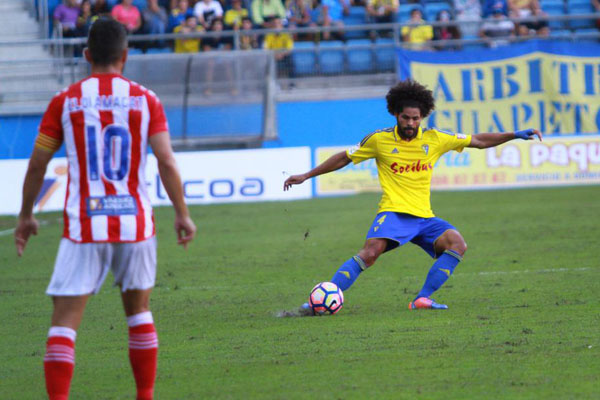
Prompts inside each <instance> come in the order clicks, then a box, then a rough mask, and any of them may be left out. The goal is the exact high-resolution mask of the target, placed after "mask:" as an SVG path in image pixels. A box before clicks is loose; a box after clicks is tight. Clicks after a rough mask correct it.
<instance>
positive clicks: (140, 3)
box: [133, 0, 148, 11]
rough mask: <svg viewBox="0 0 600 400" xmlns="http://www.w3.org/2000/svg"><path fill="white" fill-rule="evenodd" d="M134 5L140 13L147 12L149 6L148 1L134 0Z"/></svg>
mask: <svg viewBox="0 0 600 400" xmlns="http://www.w3.org/2000/svg"><path fill="white" fill-rule="evenodd" d="M133 5H134V6H136V7H137V8H139V10H140V11H142V10H145V9H146V7H147V6H148V2H147V0H133Z"/></svg>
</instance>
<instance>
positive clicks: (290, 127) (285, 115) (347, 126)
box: [0, 99, 394, 159]
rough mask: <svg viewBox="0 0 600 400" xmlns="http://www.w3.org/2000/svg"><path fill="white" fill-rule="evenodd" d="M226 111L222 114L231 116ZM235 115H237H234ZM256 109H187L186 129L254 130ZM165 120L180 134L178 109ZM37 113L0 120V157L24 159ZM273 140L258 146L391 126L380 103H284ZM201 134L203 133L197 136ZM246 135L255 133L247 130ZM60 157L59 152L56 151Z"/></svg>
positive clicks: (304, 142)
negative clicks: (187, 125)
mask: <svg viewBox="0 0 600 400" xmlns="http://www.w3.org/2000/svg"><path fill="white" fill-rule="evenodd" d="M231 111H232V110H231V109H230V108H229V109H228V111H227V115H230V114H231ZM238 111H239V112H238ZM261 112H262V111H261V110H260V107H256V109H254V108H253V107H246V106H240V107H239V110H236V113H235V114H236V115H237V116H238V117H237V118H235V119H232V118H223V117H219V115H221V113H220V111H219V109H218V108H211V107H208V108H204V109H202V110H201V111H200V110H198V111H196V112H194V111H191V112H190V116H189V126H190V128H189V130H190V131H192V130H196V132H197V133H199V134H202V133H208V132H210V131H218V132H229V133H239V132H247V130H248V126H251V127H254V128H252V130H257V129H258V127H260V120H261V114H260V113H261ZM167 118H168V119H169V123H170V125H171V130H172V132H173V134H174V135H175V136H176V135H177V133H178V132H181V109H168V110H167ZM40 120H41V115H32V116H14V117H11V116H7V117H0V159H7V158H29V155H30V153H31V149H32V147H33V141H34V140H35V136H36V133H37V129H38V125H39V123H40ZM277 124H278V130H279V139H278V140H275V141H270V142H266V143H265V145H264V147H271V148H272V147H294V146H311V147H318V146H336V145H347V144H351V143H355V142H358V141H360V139H361V138H362V137H363V136H365V135H367V134H368V133H370V132H371V131H373V130H375V129H379V128H383V127H388V126H392V125H393V124H394V119H393V118H392V117H391V116H390V115H389V114H388V113H387V111H386V107H385V100H384V99H354V100H339V101H307V102H286V103H280V104H278V106H277ZM202 131H205V132H202ZM247 133H258V131H257V132H247ZM58 155H59V156H64V148H61V150H60V151H59V153H58Z"/></svg>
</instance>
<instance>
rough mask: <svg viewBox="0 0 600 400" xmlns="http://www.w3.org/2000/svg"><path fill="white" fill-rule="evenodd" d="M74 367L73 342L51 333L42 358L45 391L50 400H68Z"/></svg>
mask: <svg viewBox="0 0 600 400" xmlns="http://www.w3.org/2000/svg"><path fill="white" fill-rule="evenodd" d="M66 329H68V328H66ZM51 332H52V328H51ZM74 332H75V331H73V333H74ZM74 366H75V342H74V341H73V340H71V339H70V338H68V337H65V336H53V335H52V333H51V334H50V336H49V337H48V341H47V343H46V355H45V357H44V372H45V375H46V391H47V392H48V397H49V399H50V400H67V399H68V398H69V388H70V386H71V378H72V377H73V367H74Z"/></svg>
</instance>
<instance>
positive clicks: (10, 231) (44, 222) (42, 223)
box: [0, 218, 62, 237]
mask: <svg viewBox="0 0 600 400" xmlns="http://www.w3.org/2000/svg"><path fill="white" fill-rule="evenodd" d="M61 221H62V218H57V219H54V220H52V219H43V220H41V221H38V223H39V224H40V226H46V225H50V224H51V223H55V222H61ZM14 231H15V228H10V229H6V230H4V231H0V237H2V236H8V235H12V234H13V232H14Z"/></svg>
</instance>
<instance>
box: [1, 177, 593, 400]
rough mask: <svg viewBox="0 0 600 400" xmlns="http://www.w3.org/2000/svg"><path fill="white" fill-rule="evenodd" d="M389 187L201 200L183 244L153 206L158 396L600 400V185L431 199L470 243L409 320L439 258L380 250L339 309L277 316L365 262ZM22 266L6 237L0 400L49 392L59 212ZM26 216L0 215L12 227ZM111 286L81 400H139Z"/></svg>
mask: <svg viewBox="0 0 600 400" xmlns="http://www.w3.org/2000/svg"><path fill="white" fill-rule="evenodd" d="M377 202H378V195H376V194H363V195H358V196H351V197H342V198H321V199H313V200H309V201H297V202H285V203H280V202H274V203H259V204H234V205H211V206H200V207H192V209H191V210H192V213H193V217H194V219H195V221H196V223H197V224H198V227H199V235H198V237H197V240H196V241H195V242H194V243H193V245H192V246H191V248H189V249H188V250H187V251H183V250H182V249H181V248H178V247H177V245H176V244H175V239H174V233H173V232H172V217H173V211H172V209H170V208H158V209H156V221H157V232H158V240H159V250H158V259H159V270H158V277H157V287H156V289H155V291H154V293H153V298H152V303H151V305H152V310H153V314H154V317H155V321H156V324H157V329H158V333H159V341H160V349H159V367H158V378H157V386H156V397H157V399H415V398H422V399H482V398H486V399H488V398H491V399H598V398H600V380H599V378H598V377H599V376H600V351H599V350H600V340H599V338H600V307H599V306H600V304H599V303H600V301H599V299H600V296H599V293H600V255H599V249H600V246H598V240H599V238H600V217H599V216H600V186H587V187H569V188H553V189H526V190H508V191H489V192H483V191H481V192H479V191H475V192H434V193H433V195H432V203H433V208H434V211H435V212H436V215H438V216H440V217H442V218H444V219H447V220H448V221H450V222H451V223H453V224H454V225H455V226H456V227H457V228H458V229H459V230H460V231H461V232H462V234H463V236H464V237H465V239H466V241H467V244H468V246H469V250H468V251H467V254H466V257H465V260H464V262H463V263H461V264H460V265H459V266H458V267H457V270H456V272H455V274H454V275H453V277H452V278H451V279H450V280H449V281H448V282H447V284H446V285H445V286H444V287H443V288H442V289H441V290H440V291H439V292H438V293H436V296H435V298H436V300H438V301H440V302H443V303H446V304H448V305H449V307H450V309H449V310H447V311H437V312H436V311H416V312H415V311H409V310H408V309H407V304H408V302H409V301H410V300H411V299H412V297H413V296H414V295H415V293H416V292H417V291H418V289H419V288H420V286H421V285H422V282H423V279H424V277H425V275H426V273H427V271H428V269H429V267H430V266H431V263H432V261H431V259H430V258H429V257H428V256H427V255H426V254H425V253H424V252H423V251H421V250H420V249H419V248H417V247H416V246H413V245H407V246H404V247H403V248H400V249H397V250H395V251H393V252H391V253H388V254H385V255H383V256H382V257H381V258H380V260H379V261H378V262H377V264H375V266H373V267H372V268H371V269H370V270H368V271H367V272H365V273H363V274H362V275H361V277H360V278H359V280H358V281H357V283H356V284H355V285H354V286H353V287H352V289H350V290H348V291H347V292H346V293H345V295H346V296H345V297H346V303H345V305H344V308H343V309H342V310H341V312H340V313H339V314H338V315H335V316H333V317H312V318H276V317H275V315H276V313H277V312H278V311H280V310H283V309H292V308H294V307H297V306H298V305H299V304H300V303H302V302H303V301H306V299H307V296H308V292H309V290H310V289H311V288H312V286H313V285H314V284H316V283H317V282H319V281H326V280H328V279H329V278H330V277H331V276H332V275H333V273H334V272H335V270H336V269H337V267H338V266H339V265H340V264H341V263H342V262H343V261H345V260H346V259H348V258H349V257H350V256H352V255H353V254H355V253H356V252H357V251H358V250H359V249H360V247H361V246H362V244H363V240H364V235H365V233H366V230H367V229H368V227H369V225H370V223H371V221H372V219H373V217H374V215H375V212H376V209H377ZM39 218H40V220H44V221H47V224H46V225H45V226H42V227H41V229H40V233H39V235H38V236H37V237H34V238H33V239H32V240H31V242H30V243H29V247H28V248H27V250H26V253H25V255H24V257H23V258H22V259H17V257H16V255H15V251H14V247H13V238H12V236H10V235H4V236H1V237H0V268H1V269H0V277H1V278H0V315H1V318H0V320H1V323H0V343H1V344H0V399H19V400H20V399H41V398H43V397H44V394H45V390H44V383H43V382H44V380H43V369H42V358H43V353H44V342H45V337H46V334H47V330H48V324H49V318H50V311H51V305H50V300H49V299H48V298H47V297H46V296H45V295H44V293H43V292H44V290H45V287H46V285H47V283H48V280H49V277H50V274H51V272H52V266H53V262H54V258H55V255H56V249H57V245H58V242H59V236H60V234H61V232H62V223H61V222H60V221H57V220H58V219H59V218H60V214H58V213H51V214H42V215H40V216H39ZM13 225H14V218H12V217H10V218H9V217H2V218H0V231H3V230H7V229H9V228H11V227H12V226H13ZM111 279H112V278H109V279H108V280H107V282H106V284H105V286H104V288H103V289H102V291H101V292H100V294H99V295H97V296H95V297H94V298H92V299H91V301H90V303H89V305H88V309H87V310H86V315H85V316H84V320H83V324H82V327H81V328H80V330H79V335H78V338H77V345H76V349H77V354H76V367H75V375H74V379H73V383H72V388H71V394H72V398H73V399H131V398H133V397H134V384H133V378H132V376H131V372H130V369H129V365H128V360H127V336H126V324H125V320H124V317H123V314H122V311H121V308H120V303H119V296H118V293H117V290H116V289H115V288H112V287H111V283H112V282H111Z"/></svg>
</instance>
